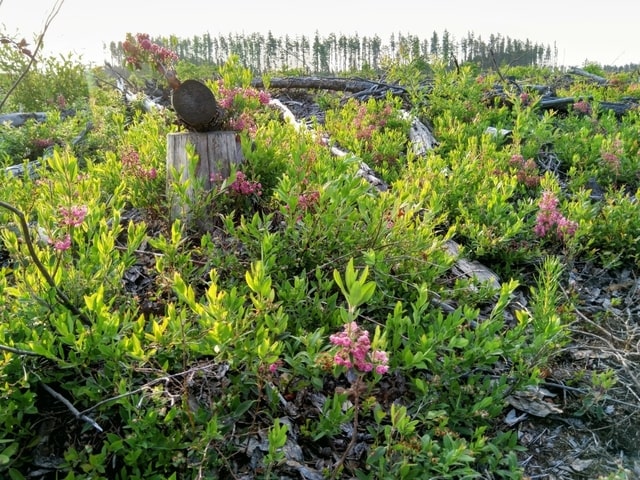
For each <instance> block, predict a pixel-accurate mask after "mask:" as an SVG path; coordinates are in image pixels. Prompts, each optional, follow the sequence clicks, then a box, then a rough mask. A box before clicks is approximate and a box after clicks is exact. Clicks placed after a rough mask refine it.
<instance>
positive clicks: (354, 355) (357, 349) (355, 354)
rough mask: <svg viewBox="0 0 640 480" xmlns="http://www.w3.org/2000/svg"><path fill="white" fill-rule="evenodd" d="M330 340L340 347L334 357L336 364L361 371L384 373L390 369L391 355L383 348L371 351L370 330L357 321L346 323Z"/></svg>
mask: <svg viewBox="0 0 640 480" xmlns="http://www.w3.org/2000/svg"><path fill="white" fill-rule="evenodd" d="M329 341H330V342H331V343H332V344H333V345H335V346H336V347H338V350H337V352H336V353H335V355H334V357H333V362H334V363H335V365H336V366H339V367H345V368H347V369H349V368H355V369H356V370H358V371H359V372H361V373H367V372H371V371H375V372H376V373H378V374H380V375H382V374H385V373H387V372H388V371H389V367H388V365H387V364H388V363H389V356H388V355H387V353H386V352H384V351H382V350H374V351H371V340H370V339H369V332H368V331H366V330H363V329H361V328H360V327H359V326H358V324H357V323H356V322H350V323H347V324H345V325H344V328H343V330H342V331H341V332H338V333H335V334H333V335H331V336H329Z"/></svg>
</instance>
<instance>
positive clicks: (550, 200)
mask: <svg viewBox="0 0 640 480" xmlns="http://www.w3.org/2000/svg"><path fill="white" fill-rule="evenodd" d="M538 207H539V208H540V211H539V212H538V215H537V217H536V226H535V227H534V232H535V233H536V235H538V236H539V237H544V236H545V235H547V234H548V233H549V232H555V234H556V235H557V236H558V238H559V239H560V240H565V239H566V238H567V237H572V236H573V235H574V234H575V233H576V230H577V229H578V224H577V223H576V222H574V221H572V220H568V219H567V218H566V217H565V216H564V215H562V213H560V211H559V210H558V199H557V198H556V196H555V195H554V194H553V193H552V192H549V191H545V192H543V193H542V198H541V199H540V202H539V203H538Z"/></svg>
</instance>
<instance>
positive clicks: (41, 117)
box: [0, 110, 76, 127]
mask: <svg viewBox="0 0 640 480" xmlns="http://www.w3.org/2000/svg"><path fill="white" fill-rule="evenodd" d="M75 113H76V112H75V111H74V110H64V111H63V112H62V113H61V114H60V117H61V118H62V119H65V118H67V117H72V116H73V115H75ZM47 116H48V114H47V112H25V113H22V112H18V113H5V114H4V115H0V124H4V123H7V124H9V126H11V127H21V126H23V125H24V124H25V123H27V122H28V121H29V120H35V121H36V122H37V123H43V122H46V121H47Z"/></svg>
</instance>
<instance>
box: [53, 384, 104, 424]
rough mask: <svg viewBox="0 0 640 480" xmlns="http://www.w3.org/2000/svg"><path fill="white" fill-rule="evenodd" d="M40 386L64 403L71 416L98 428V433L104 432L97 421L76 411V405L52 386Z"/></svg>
mask: <svg viewBox="0 0 640 480" xmlns="http://www.w3.org/2000/svg"><path fill="white" fill-rule="evenodd" d="M42 387H43V388H44V389H45V390H46V391H47V392H49V393H50V394H51V396H52V397H53V398H55V399H56V400H59V401H60V402H62V403H64V405H65V406H66V407H67V408H68V409H69V411H70V412H71V413H73V416H74V417H76V418H77V419H79V420H83V421H85V422H87V423H88V424H89V425H91V426H92V427H93V428H95V429H96V430H98V431H99V432H100V433H102V432H104V430H103V429H102V427H101V426H100V425H98V423H97V422H96V421H95V420H94V419H93V418H91V417H87V416H86V415H84V414H82V413H80V412H79V411H78V409H77V408H76V407H74V406H73V405H72V404H71V402H70V401H69V400H67V399H66V398H64V397H63V396H62V395H60V394H59V393H58V392H56V391H55V390H54V389H53V388H51V387H50V386H49V385H47V384H46V383H43V384H42Z"/></svg>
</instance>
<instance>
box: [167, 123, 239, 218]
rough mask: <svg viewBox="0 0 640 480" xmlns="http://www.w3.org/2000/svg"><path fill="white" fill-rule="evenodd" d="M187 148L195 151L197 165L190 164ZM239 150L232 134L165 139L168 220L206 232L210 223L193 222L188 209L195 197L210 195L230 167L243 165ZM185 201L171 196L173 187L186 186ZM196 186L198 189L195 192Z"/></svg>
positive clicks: (181, 135)
mask: <svg viewBox="0 0 640 480" xmlns="http://www.w3.org/2000/svg"><path fill="white" fill-rule="evenodd" d="M187 144H191V145H193V147H194V150H195V154H196V155H197V157H198V158H197V161H196V162H193V164H191V163H190V158H189V155H188V152H187ZM243 160H244V157H243V155H242V149H241V147H240V144H239V143H238V141H237V136H236V133H235V132H230V131H220V132H180V133H170V134H168V135H167V194H168V196H169V198H170V201H171V220H175V219H178V218H179V219H181V220H183V221H184V222H185V223H194V224H195V225H194V226H196V227H197V228H205V229H206V228H207V227H208V226H210V224H211V221H212V219H206V218H194V216H193V212H192V211H191V209H190V205H191V204H192V203H193V202H194V201H196V200H198V199H196V193H198V194H206V193H207V192H209V191H211V189H212V186H213V180H216V179H218V178H223V179H224V178H227V177H229V175H230V173H231V170H232V167H233V166H236V165H239V164H241V163H242V162H243ZM187 181H189V184H188V186H187V188H186V196H187V198H186V199H181V198H177V196H176V195H174V194H173V185H174V183H178V184H185V183H187ZM196 185H198V188H196Z"/></svg>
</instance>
